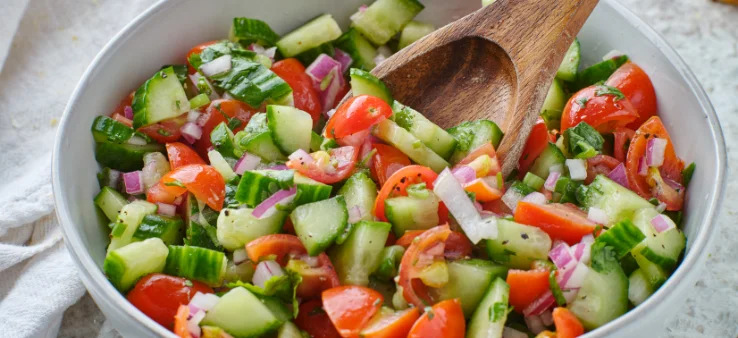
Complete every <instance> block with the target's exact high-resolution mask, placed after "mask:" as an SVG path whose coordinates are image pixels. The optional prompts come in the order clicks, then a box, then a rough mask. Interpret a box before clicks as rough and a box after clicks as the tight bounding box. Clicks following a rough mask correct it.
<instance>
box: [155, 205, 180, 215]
mask: <svg viewBox="0 0 738 338" xmlns="http://www.w3.org/2000/svg"><path fill="white" fill-rule="evenodd" d="M156 205H158V206H159V208H158V209H157V211H156V212H157V213H158V214H159V215H162V216H169V217H173V216H174V215H176V214H177V206H176V205H174V204H167V203H156Z"/></svg>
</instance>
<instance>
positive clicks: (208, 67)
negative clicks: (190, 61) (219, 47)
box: [200, 54, 231, 77]
mask: <svg viewBox="0 0 738 338" xmlns="http://www.w3.org/2000/svg"><path fill="white" fill-rule="evenodd" d="M229 70H231V55H230V54H226V55H223V56H221V57H219V58H217V59H215V60H213V61H210V62H208V63H206V64H203V65H202V66H200V71H201V72H202V73H203V74H204V75H205V76H207V77H211V76H213V75H218V74H220V73H225V72H227V71H229Z"/></svg>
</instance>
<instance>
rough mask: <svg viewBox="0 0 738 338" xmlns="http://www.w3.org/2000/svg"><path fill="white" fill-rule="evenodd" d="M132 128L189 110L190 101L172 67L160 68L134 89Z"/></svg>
mask: <svg viewBox="0 0 738 338" xmlns="http://www.w3.org/2000/svg"><path fill="white" fill-rule="evenodd" d="M131 107H132V108H133V128H134V129H138V128H141V127H144V126H148V125H150V124H154V123H157V122H159V121H163V120H166V119H170V118H173V117H177V116H179V115H182V114H184V113H186V112H188V111H189V110H190V101H189V100H188V99H187V94H186V93H185V91H184V87H182V83H180V82H179V79H177V74H176V73H174V68H172V67H169V68H165V69H162V70H160V71H158V72H156V74H154V76H153V77H151V78H150V79H148V80H147V81H146V82H144V84H143V85H142V86H141V87H139V88H138V90H136V94H135V95H134V96H133V103H131Z"/></svg>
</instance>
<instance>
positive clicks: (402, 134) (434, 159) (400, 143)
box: [372, 119, 450, 173]
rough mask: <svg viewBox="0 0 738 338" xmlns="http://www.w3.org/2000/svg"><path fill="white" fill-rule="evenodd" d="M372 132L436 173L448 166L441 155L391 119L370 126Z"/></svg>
mask: <svg viewBox="0 0 738 338" xmlns="http://www.w3.org/2000/svg"><path fill="white" fill-rule="evenodd" d="M372 134H374V136H376V137H378V138H380V139H381V140H382V141H384V142H387V143H389V144H390V145H391V146H393V147H395V148H397V149H398V150H399V151H401V152H403V153H404V154H405V155H407V157H409V158H410V159H411V160H413V161H414V162H415V163H417V164H420V165H424V166H426V167H430V168H431V169H432V170H433V171H435V172H437V173H440V172H441V171H443V169H445V168H447V167H449V166H450V165H449V164H448V162H446V160H444V159H443V158H442V157H441V156H438V154H436V153H435V152H433V150H431V149H430V148H428V146H426V145H425V144H423V142H421V141H420V140H418V139H417V138H416V137H415V136H413V134H410V132H409V131H407V130H405V129H403V128H402V127H400V126H398V125H397V123H394V122H392V120H389V119H387V120H382V121H381V122H379V123H378V124H377V125H376V126H374V128H372Z"/></svg>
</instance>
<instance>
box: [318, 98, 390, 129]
mask: <svg viewBox="0 0 738 338" xmlns="http://www.w3.org/2000/svg"><path fill="white" fill-rule="evenodd" d="M390 116H392V107H390V106H389V105H388V104H387V102H384V100H382V99H380V98H378V97H376V96H370V95H359V96H354V97H352V98H350V99H348V100H346V102H344V103H343V104H342V105H341V106H340V107H338V109H337V110H336V112H335V113H334V114H333V116H331V118H330V120H328V124H327V125H326V126H325V135H324V136H325V137H328V138H336V139H339V138H343V137H346V136H349V135H351V134H354V133H357V132H360V131H364V130H367V129H369V128H370V127H371V126H373V125H375V124H377V123H378V122H380V121H382V120H384V119H386V118H388V117H390Z"/></svg>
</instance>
